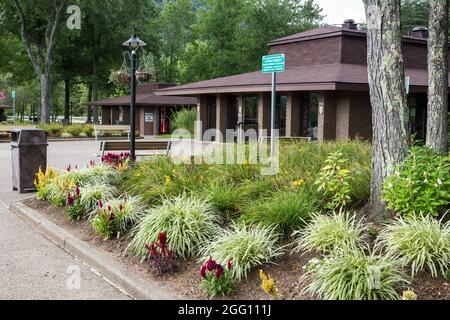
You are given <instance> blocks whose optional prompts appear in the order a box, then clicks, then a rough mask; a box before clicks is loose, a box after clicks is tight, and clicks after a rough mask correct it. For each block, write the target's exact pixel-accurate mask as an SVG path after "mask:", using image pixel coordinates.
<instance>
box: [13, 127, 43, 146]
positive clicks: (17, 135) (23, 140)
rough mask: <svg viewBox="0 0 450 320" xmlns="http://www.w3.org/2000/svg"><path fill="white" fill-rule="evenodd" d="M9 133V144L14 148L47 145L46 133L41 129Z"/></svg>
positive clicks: (16, 130) (19, 130) (17, 130)
mask: <svg viewBox="0 0 450 320" xmlns="http://www.w3.org/2000/svg"><path fill="white" fill-rule="evenodd" d="M11 133H12V134H11V144H13V145H16V146H25V145H44V144H45V145H46V144H47V133H46V132H45V131H44V130H41V129H13V130H12V131H11Z"/></svg>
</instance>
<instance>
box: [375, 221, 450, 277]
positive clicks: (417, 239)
mask: <svg viewBox="0 0 450 320" xmlns="http://www.w3.org/2000/svg"><path fill="white" fill-rule="evenodd" d="M378 240H379V241H378V243H377V247H382V248H384V250H385V251H386V254H387V255H388V256H389V257H391V258H392V259H398V260H399V261H400V264H401V266H403V267H406V266H411V274H412V276H413V277H414V276H415V275H416V274H417V273H418V272H420V271H422V270H423V269H424V268H425V267H427V268H428V269H429V270H430V271H431V274H432V276H433V277H436V276H437V275H438V274H439V273H440V274H442V275H444V274H445V273H446V272H447V270H448V268H449V267H450V224H449V223H446V224H444V223H443V222H442V221H438V220H436V219H434V218H432V217H430V216H426V217H407V218H405V219H403V218H399V219H397V220H395V221H393V222H390V223H388V224H387V225H386V227H385V228H384V229H383V230H382V231H381V233H380V235H379V238H378Z"/></svg>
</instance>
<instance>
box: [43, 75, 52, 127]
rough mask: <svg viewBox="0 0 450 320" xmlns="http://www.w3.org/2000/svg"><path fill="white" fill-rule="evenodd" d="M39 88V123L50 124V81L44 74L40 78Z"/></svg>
mask: <svg viewBox="0 0 450 320" xmlns="http://www.w3.org/2000/svg"><path fill="white" fill-rule="evenodd" d="M40 88H41V123H42V124H45V123H49V122H50V103H51V91H50V90H51V80H50V77H47V76H46V75H45V74H42V75H41V76H40Z"/></svg>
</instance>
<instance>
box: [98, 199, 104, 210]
mask: <svg viewBox="0 0 450 320" xmlns="http://www.w3.org/2000/svg"><path fill="white" fill-rule="evenodd" d="M98 206H99V207H100V208H103V202H102V199H100V200H98Z"/></svg>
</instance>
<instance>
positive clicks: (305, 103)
mask: <svg viewBox="0 0 450 320" xmlns="http://www.w3.org/2000/svg"><path fill="white" fill-rule="evenodd" d="M301 101H302V119H303V121H302V122H301V128H300V132H301V134H302V136H303V137H310V138H312V139H317V136H318V123H319V97H318V95H317V94H316V93H305V94H302V95H301Z"/></svg>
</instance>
